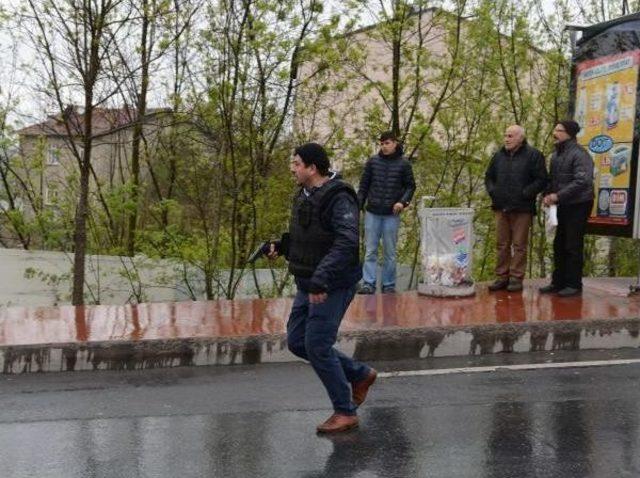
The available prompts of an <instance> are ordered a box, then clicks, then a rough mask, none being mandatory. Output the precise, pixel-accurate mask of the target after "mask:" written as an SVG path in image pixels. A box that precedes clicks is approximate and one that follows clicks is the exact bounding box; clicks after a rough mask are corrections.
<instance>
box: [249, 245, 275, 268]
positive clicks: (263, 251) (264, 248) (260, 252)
mask: <svg viewBox="0 0 640 478" xmlns="http://www.w3.org/2000/svg"><path fill="white" fill-rule="evenodd" d="M270 249H271V242H270V241H263V242H261V243H260V244H258V247H256V249H255V250H254V251H253V252H252V253H251V255H250V256H249V257H248V258H247V262H249V263H251V264H253V263H254V262H255V261H257V260H258V259H259V258H260V257H262V256H264V255H267V254H269V250H270Z"/></svg>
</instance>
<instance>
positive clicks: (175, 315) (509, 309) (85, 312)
mask: <svg viewBox="0 0 640 478" xmlns="http://www.w3.org/2000/svg"><path fill="white" fill-rule="evenodd" d="M593 281H594V279H592V282H593ZM537 285H539V284H537V283H529V284H528V285H527V286H526V287H525V290H524V292H523V293H521V294H510V293H507V292H505V291H500V292H498V293H493V294H491V293H488V291H487V290H486V287H485V286H479V287H478V292H477V294H476V295H475V296H474V297H469V298H458V299H456V298H449V299H442V298H433V297H424V296H419V295H417V294H416V293H415V292H407V293H402V294H377V295H372V296H357V297H356V299H355V300H354V302H353V303H352V305H351V307H350V308H349V310H348V312H347V315H346V317H345V319H344V321H343V326H342V330H343V331H347V332H348V331H352V332H353V331H364V330H367V331H368V330H380V329H388V330H394V329H399V328H402V329H412V328H437V327H451V326H453V327H465V326H475V325H491V324H507V323H538V322H540V323H546V322H549V321H566V320H581V319H582V320H585V319H616V318H632V317H638V315H639V312H640V297H637V296H635V297H623V296H619V295H615V294H611V293H610V292H607V291H606V290H603V289H601V288H597V287H586V289H585V292H584V294H583V296H582V297H571V298H558V297H555V296H550V295H544V296H541V295H539V294H538V292H537ZM290 306H291V301H290V299H254V300H236V301H229V300H218V301H209V302H180V303H152V304H139V305H123V306H106V305H105V306H86V307H78V308H75V307H71V306H62V307H37V308H25V307H10V308H2V309H0V345H5V346H6V345H28V344H73V343H86V342H103V341H141V340H154V339H176V338H194V339H198V338H233V337H248V336H256V335H279V334H283V333H284V332H285V323H286V319H287V317H288V314H289V310H290ZM636 333H637V332H636ZM434 340H436V342H437V337H436V338H434ZM505 340H506V348H507V350H508V348H509V343H508V342H509V340H513V338H511V339H510V338H508V337H507V338H505ZM567 340H569V339H567ZM433 345H434V346H435V347H437V343H434V344H433ZM479 346H480V345H479Z"/></svg>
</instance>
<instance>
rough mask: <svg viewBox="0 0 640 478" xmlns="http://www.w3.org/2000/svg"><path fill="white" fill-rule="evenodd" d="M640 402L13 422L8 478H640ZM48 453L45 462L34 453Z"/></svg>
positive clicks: (5, 433)
mask: <svg viewBox="0 0 640 478" xmlns="http://www.w3.org/2000/svg"><path fill="white" fill-rule="evenodd" d="M638 411H639V405H638V403H637V402H636V401H628V400H612V401H604V402H603V401H600V402H598V401H593V402H591V401H588V400H571V401H566V402H548V403H546V402H536V403H527V402H517V401H515V402H509V401H497V402H496V403H493V404H490V405H486V404H478V405H464V406H446V405H441V406H436V407H429V408H415V409H411V408H409V409H399V408H393V407H389V408H384V407H383V408H371V409H369V410H366V411H364V412H363V413H362V414H361V427H360V429H359V430H356V431H353V432H349V433H347V434H343V435H338V436H334V437H318V436H315V434H313V424H314V423H315V422H319V421H321V420H322V419H323V418H324V412H322V413H321V412H277V413H244V414H226V415H217V416H169V417H144V418H129V419H127V418H122V419H108V420H100V419H96V420H81V421H65V422H52V423H49V422H37V423H30V424H11V423H9V424H3V426H2V428H0V462H1V463H2V464H3V473H2V475H3V477H5V478H7V477H15V478H23V477H27V476H38V477H39V478H46V477H56V478H57V477H62V476H64V477H65V478H76V477H78V478H80V477H83V478H84V477H88V476H105V477H119V476H122V477H176V476H179V477H184V478H186V477H203V476H211V477H225V478H233V477H242V478H245V477H258V476H259V477H267V478H268V477H278V478H282V477H292V478H293V477H296V478H300V477H304V478H317V477H327V478H329V477H330V478H339V477H353V478H357V477H365V476H366V477H380V478H406V477H443V478H444V477H449V478H450V477H455V478H464V477H474V478H475V477H483V478H507V477H518V478H527V477H562V478H586V477H595V478H599V477H609V476H611V477H614V476H615V477H621V476H638V473H640V458H639V457H640V453H639V452H640V440H639V436H640V435H639V432H640V430H639V427H638ZM35 450H38V452H37V455H34V452H35Z"/></svg>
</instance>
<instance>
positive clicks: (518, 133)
mask: <svg viewBox="0 0 640 478" xmlns="http://www.w3.org/2000/svg"><path fill="white" fill-rule="evenodd" d="M524 138H525V135H524V128H523V127H522V126H520V125H517V124H512V125H511V126H509V127H507V129H506V130H505V132H504V147H505V149H506V150H507V151H515V150H516V149H518V148H519V147H520V146H522V143H524Z"/></svg>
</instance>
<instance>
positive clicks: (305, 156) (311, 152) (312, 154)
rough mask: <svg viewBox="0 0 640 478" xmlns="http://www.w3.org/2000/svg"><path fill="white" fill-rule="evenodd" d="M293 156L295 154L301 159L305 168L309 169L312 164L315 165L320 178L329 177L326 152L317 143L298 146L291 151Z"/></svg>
mask: <svg viewBox="0 0 640 478" xmlns="http://www.w3.org/2000/svg"><path fill="white" fill-rule="evenodd" d="M293 154H294V156H295V155H296V154H297V155H298V156H300V159H302V162H303V163H304V165H305V166H307V167H309V166H311V165H312V164H313V165H315V167H316V169H317V170H318V173H320V175H322V176H329V168H330V167H331V163H329V158H328V157H327V152H326V151H325V150H324V148H323V147H322V146H320V145H319V144H318V143H305V144H303V145H302V146H298V147H297V148H296V149H295V150H294V151H293Z"/></svg>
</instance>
